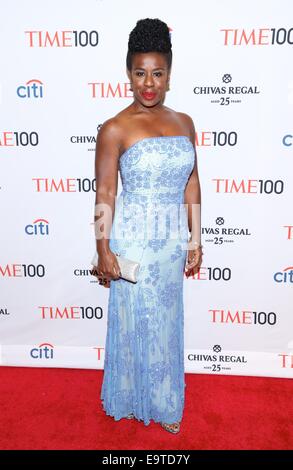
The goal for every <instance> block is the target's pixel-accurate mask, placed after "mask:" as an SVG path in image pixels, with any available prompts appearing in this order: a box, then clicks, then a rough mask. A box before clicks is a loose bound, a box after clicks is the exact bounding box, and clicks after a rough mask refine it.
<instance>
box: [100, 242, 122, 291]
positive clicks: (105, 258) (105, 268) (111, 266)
mask: <svg viewBox="0 0 293 470" xmlns="http://www.w3.org/2000/svg"><path fill="white" fill-rule="evenodd" d="M96 271H97V274H96V276H97V278H98V280H99V284H101V285H102V286H104V287H107V288H109V287H110V282H111V280H112V279H113V280H115V279H119V277H120V276H119V273H120V268H119V264H118V261H117V258H116V255H115V254H114V253H113V252H112V251H109V252H107V253H103V254H99V257H98V265H97V266H96Z"/></svg>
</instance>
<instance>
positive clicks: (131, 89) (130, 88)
mask: <svg viewBox="0 0 293 470" xmlns="http://www.w3.org/2000/svg"><path fill="white" fill-rule="evenodd" d="M129 90H130V91H133V88H132V83H130V87H129Z"/></svg>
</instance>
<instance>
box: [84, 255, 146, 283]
mask: <svg viewBox="0 0 293 470" xmlns="http://www.w3.org/2000/svg"><path fill="white" fill-rule="evenodd" d="M115 255H116V256H117V262H118V265H119V268H120V272H121V274H120V277H121V278H122V279H125V280H126V281H130V282H137V276H138V272H139V267H140V264H139V263H138V262H137V261H132V260H131V259H128V258H124V257H123V256H121V255H120V254H119V253H115ZM97 264H98V253H97V251H96V252H95V255H94V257H93V259H92V265H93V266H97Z"/></svg>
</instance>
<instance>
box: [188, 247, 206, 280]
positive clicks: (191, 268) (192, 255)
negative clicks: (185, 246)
mask: <svg viewBox="0 0 293 470" xmlns="http://www.w3.org/2000/svg"><path fill="white" fill-rule="evenodd" d="M201 263H202V249H201V247H198V248H197V249H196V250H188V255H187V260H186V264H185V274H186V277H189V276H191V275H194V274H196V273H197V272H198V271H199V268H200V266H201Z"/></svg>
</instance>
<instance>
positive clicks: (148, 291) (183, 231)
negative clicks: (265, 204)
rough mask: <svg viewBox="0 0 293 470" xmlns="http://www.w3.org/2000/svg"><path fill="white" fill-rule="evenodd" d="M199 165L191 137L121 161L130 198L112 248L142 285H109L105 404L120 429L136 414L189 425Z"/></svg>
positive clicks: (139, 145) (140, 145)
mask: <svg viewBox="0 0 293 470" xmlns="http://www.w3.org/2000/svg"><path fill="white" fill-rule="evenodd" d="M195 161H196V154H195V151H194V148H193V145H192V143H191V141H190V140H189V138H188V137H187V136H160V137H146V138H143V139H141V140H139V141H138V142H136V143H135V144H133V145H132V146H131V147H129V148H128V149H127V150H126V151H125V152H124V153H123V154H122V155H121V157H120V160H119V171H120V175H121V181H122V186H123V190H122V192H121V193H120V195H119V197H118V199H117V201H116V207H115V216H114V220H113V224H112V230H111V235H110V242H109V244H110V248H111V250H112V251H113V252H114V253H115V252H117V253H120V254H121V255H122V256H124V257H126V258H129V259H131V260H135V261H138V262H140V270H139V275H138V282H137V283H136V284H134V283H131V282H129V281H126V280H124V279H121V278H120V279H118V280H112V281H111V284H110V292H109V302H108V320H107V336H106V345H105V362H104V377H103V384H102V389H101V400H102V404H103V408H104V410H105V412H106V414H107V415H110V416H112V417H114V419H115V420H116V421H117V420H119V419H121V418H123V417H126V416H127V415H128V414H130V413H133V414H134V416H135V417H136V419H138V420H141V421H143V422H144V424H145V425H148V424H149V423H150V420H153V421H154V422H165V423H174V422H176V421H181V419H182V415H183V408H184V399H185V397H184V391H185V380H184V330H183V326H184V309H183V279H184V267H185V262H186V255H187V251H186V242H187V239H188V234H189V230H188V221H187V213H186V208H185V206H184V189H185V186H186V183H187V181H188V178H189V176H190V174H191V172H192V169H193V166H194V164H195ZM162 208H163V209H162ZM168 209H169V211H168ZM170 209H171V210H170ZM164 210H166V212H164ZM162 214H163V215H164V216H165V218H164V217H163V218H162ZM150 215H151V216H152V217H150ZM176 217H177V219H176ZM150 220H151V221H155V223H153V222H152V223H150ZM161 220H164V221H166V222H167V223H164V224H163V228H162V224H161V225H160V223H159V221H161ZM176 220H177V222H179V223H177V224H176ZM174 221H175V223H174ZM150 225H152V230H151V231H150ZM118 232H119V233H118Z"/></svg>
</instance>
